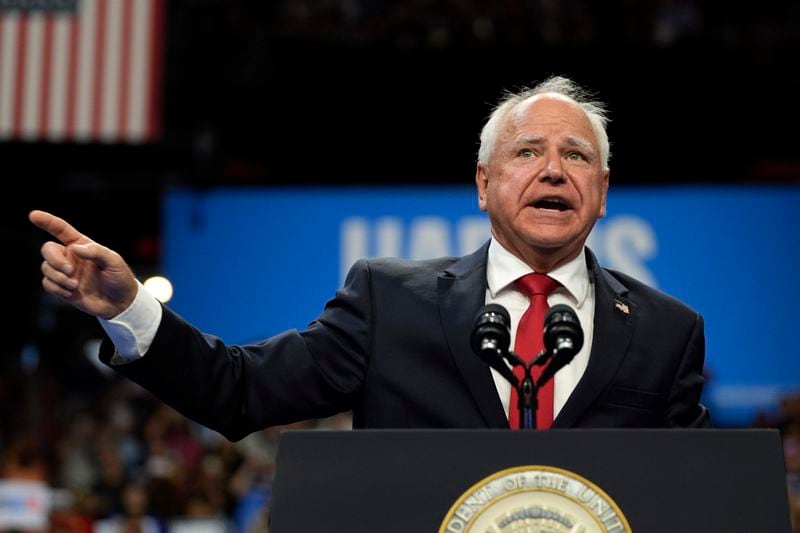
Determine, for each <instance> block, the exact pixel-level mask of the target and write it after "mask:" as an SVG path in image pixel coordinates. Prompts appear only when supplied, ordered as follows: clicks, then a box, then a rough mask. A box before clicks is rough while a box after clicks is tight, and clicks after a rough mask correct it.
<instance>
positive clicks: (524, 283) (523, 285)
mask: <svg viewBox="0 0 800 533" xmlns="http://www.w3.org/2000/svg"><path fill="white" fill-rule="evenodd" d="M514 283H516V285H517V288H518V289H519V290H520V291H522V292H524V293H525V294H526V295H527V296H528V297H529V298H530V297H531V296H533V295H534V294H542V295H544V296H550V293H551V292H553V291H554V290H556V287H558V286H559V283H558V282H557V281H556V280H554V279H553V278H551V277H550V276H548V275H547V274H539V273H536V272H532V273H530V274H527V275H525V276H522V277H521V278H519V279H518V280H517V281H515V282H514Z"/></svg>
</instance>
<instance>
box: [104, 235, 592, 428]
mask: <svg viewBox="0 0 800 533" xmlns="http://www.w3.org/2000/svg"><path fill="white" fill-rule="evenodd" d="M531 272H533V270H532V269H531V268H530V267H529V266H528V265H526V264H525V263H523V262H522V260H521V259H519V258H517V257H516V256H514V255H512V254H511V252H509V251H508V250H506V249H505V248H503V246H502V245H501V244H500V243H499V242H497V241H496V240H495V239H494V238H492V241H491V243H490V244H489V258H488V263H487V266H486V278H487V289H486V303H496V304H500V305H502V306H503V307H505V308H506V309H507V310H508V313H509V315H510V316H511V346H514V341H515V339H516V338H517V324H518V323H519V320H520V318H522V314H523V313H524V312H525V310H526V309H528V302H529V300H528V297H527V296H525V294H523V293H521V292H520V291H518V290H517V289H516V287H515V286H514V281H515V280H517V279H519V278H520V277H522V276H524V275H526V274H530V273H531ZM548 275H549V276H550V277H551V278H553V279H555V280H556V281H558V282H559V283H560V284H561V287H559V288H557V289H556V290H555V291H554V292H553V293H552V294H551V295H550V296H549V297H548V298H547V303H548V304H549V305H550V306H551V307H552V306H554V305H556V304H567V305H569V306H570V307H572V308H574V309H575V311H576V312H577V314H578V320H580V323H581V326H582V327H583V337H584V341H583V348H581V351H580V352H578V355H576V356H575V359H573V360H572V362H571V363H570V364H568V365H567V366H565V367H564V368H562V369H561V370H559V372H558V373H557V374H556V376H555V378H554V379H555V388H554V390H555V392H554V394H555V397H554V399H553V416H554V417H555V416H557V415H558V413H559V411H561V408H562V407H563V406H564V404H565V403H566V401H567V398H569V395H570V394H572V391H573V389H575V385H577V384H578V381H579V380H580V379H581V376H583V372H584V371H585V370H586V365H587V363H588V362H589V351H590V348H591V346H592V332H593V330H594V286H593V285H592V284H591V283H590V281H589V272H588V269H587V267H586V259H585V257H584V254H579V255H578V257H576V258H575V259H573V260H572V261H570V262H569V263H567V264H565V265H562V266H560V267H558V268H557V269H555V270H553V271H552V272H549V273H548ZM162 313H163V311H162V309H161V304H160V303H159V302H158V300H156V299H155V298H154V297H153V296H152V295H151V294H150V293H149V292H147V290H146V289H145V288H144V287H143V286H142V284H141V283H140V284H139V291H138V292H137V294H136V298H135V299H134V301H133V303H132V304H131V305H130V306H129V307H128V308H127V309H126V310H125V311H123V312H122V313H120V314H119V315H117V316H115V317H114V318H112V319H110V320H104V319H102V318H101V319H99V321H100V325H101V326H102V327H103V329H104V330H105V332H106V334H107V335H108V336H109V338H110V339H111V341H112V342H113V343H114V347H115V348H116V353H115V354H114V357H112V359H111V363H112V364H115V365H119V364H125V363H130V362H132V361H135V360H136V359H138V358H140V357H142V356H143V355H144V354H146V353H147V350H148V349H149V348H150V345H151V344H152V342H153V339H154V338H155V335H156V332H157V331H158V326H159V324H161V316H162ZM464 334H465V335H468V334H469V332H466V331H465V332H464ZM476 357H477V356H476ZM492 376H493V377H494V383H495V386H496V387H497V393H498V394H499V395H500V400H501V401H502V402H503V408H504V409H505V412H506V416H508V404H509V400H510V396H511V384H510V383H509V382H508V381H506V379H505V378H504V377H503V376H501V375H500V374H499V373H498V372H497V371H496V370H494V369H492Z"/></svg>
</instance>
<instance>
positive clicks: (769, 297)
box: [162, 186, 800, 424]
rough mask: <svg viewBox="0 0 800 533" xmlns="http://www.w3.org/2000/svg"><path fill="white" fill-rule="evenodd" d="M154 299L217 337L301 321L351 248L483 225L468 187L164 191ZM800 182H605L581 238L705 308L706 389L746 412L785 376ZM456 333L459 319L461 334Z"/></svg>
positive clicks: (251, 336)
mask: <svg viewBox="0 0 800 533" xmlns="http://www.w3.org/2000/svg"><path fill="white" fill-rule="evenodd" d="M163 221H164V228H163V235H164V241H163V254H162V257H163V267H164V274H165V275H167V276H168V277H169V278H170V279H171V280H172V282H173V284H174V288H175V295H174V297H173V300H172V301H171V302H170V304H169V305H170V307H172V308H173V309H175V310H176V311H177V312H178V313H180V314H181V315H183V316H184V317H186V318H187V319H188V320H190V321H191V322H193V323H194V324H196V325H197V326H199V327H200V328H202V329H204V330H205V331H207V332H209V333H213V334H215V335H218V336H221V337H222V338H224V339H225V340H226V341H228V342H248V341H255V340H258V339H261V338H264V337H266V336H269V335H272V334H274V333H277V332H280V331H283V330H285V329H289V328H303V327H304V326H305V325H306V324H307V323H308V322H309V321H311V320H312V319H313V318H314V317H315V316H316V315H317V314H318V313H319V311H320V310H321V309H322V306H323V304H324V302H325V301H326V300H327V299H328V298H330V297H331V296H332V295H333V294H334V292H335V290H336V289H337V288H338V287H339V286H340V285H341V283H342V280H343V279H344V276H345V274H346V273H347V270H348V268H349V266H350V265H351V264H352V263H353V262H354V261H355V260H356V259H358V258H360V257H367V256H378V255H380V256H386V255H390V256H399V257H409V258H425V257H434V256H441V255H462V254H464V253H469V252H471V251H473V250H474V249H475V248H477V247H478V246H480V245H481V244H482V243H483V242H484V241H485V240H486V238H487V237H488V234H489V225H488V220H487V219H486V217H485V216H484V215H483V214H482V213H480V212H479V211H478V209H477V201H476V195H475V193H474V191H473V188H472V187H469V186H465V187H431V188H338V187H337V188H309V189H299V188H297V189H278V188H275V189H229V190H212V191H203V192H196V191H191V190H174V191H171V192H170V193H168V194H167V196H166V198H165V203H164V218H163ZM799 230H800V187H769V188H760V187H737V188H732V187H647V188H616V189H614V188H613V187H612V191H611V193H610V194H609V200H608V216H607V217H606V218H605V219H603V220H601V221H600V222H599V223H598V225H597V226H596V228H595V230H594V231H593V233H592V235H591V237H590V241H589V246H590V247H591V248H592V249H593V250H594V251H595V253H597V255H598V257H599V259H600V262H601V264H603V265H604V266H608V267H611V268H616V269H619V270H622V271H624V272H626V273H628V274H631V275H633V276H635V277H637V278H639V279H641V280H643V281H645V282H647V283H649V284H651V285H653V286H656V287H658V288H660V289H662V290H664V291H666V292H668V293H671V294H673V295H674V296H676V297H678V298H680V299H681V300H683V301H685V302H687V303H688V304H689V305H691V306H692V307H694V308H695V309H697V310H699V311H700V312H701V313H702V314H703V316H704V317H705V319H706V337H707V347H708V356H707V361H706V362H707V365H706V366H707V369H708V374H709V385H708V387H707V390H706V402H707V403H709V404H710V405H711V407H712V408H713V409H714V415H715V419H716V420H717V422H719V423H721V424H747V423H749V422H751V420H752V417H753V416H754V415H755V413H756V412H757V411H758V410H765V409H773V408H775V406H776V405H777V402H778V401H779V398H780V396H781V395H782V394H784V393H785V392H787V391H790V390H796V389H799V388H800V349H798V348H797V347H795V346H796V345H795V340H794V338H793V337H792V331H794V325H795V320H794V314H793V313H792V308H791V307H790V305H791V304H792V303H796V302H798V301H800V276H798V275H797V274H795V269H796V267H797V264H798V259H800V257H799V256H800V253H799V252H798V249H797V245H798V242H799V241H800V240H799V239H798V231H799ZM466 334H468V332H465V335H466Z"/></svg>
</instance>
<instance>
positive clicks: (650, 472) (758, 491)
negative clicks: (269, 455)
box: [270, 429, 790, 533]
mask: <svg viewBox="0 0 800 533" xmlns="http://www.w3.org/2000/svg"><path fill="white" fill-rule="evenodd" d="M516 467H535V468H534V470H535V471H539V470H537V469H540V470H541V469H544V471H545V472H546V473H549V472H551V471H552V472H562V471H566V472H567V473H569V474H574V475H575V476H577V477H579V478H581V479H582V480H584V481H586V482H588V485H587V486H590V487H593V488H594V489H599V491H595V492H603V493H605V495H607V496H608V498H609V499H610V500H611V501H613V503H614V504H615V506H616V508H618V511H620V512H621V514H622V515H624V518H625V520H626V521H627V524H628V525H629V529H628V528H625V529H615V528H616V526H614V527H611V528H609V531H616V530H619V531H623V530H630V531H634V532H637V533H639V532H644V533H661V532H664V533H674V532H676V531H680V532H681V533H694V532H697V533H701V532H702V533H709V532H717V531H720V532H722V531H724V532H727V531H769V532H771V533H782V532H785V533H790V523H789V507H788V498H787V491H786V478H785V471H784V465H783V454H782V450H781V443H780V438H779V434H778V432H777V431H775V430H722V429H709V430H698V429H695V430H623V429H618V430H607V429H604V430H594V429H569V430H548V431H508V430H420V431H415V430H359V431H342V432H339V431H286V432H284V433H283V434H282V436H281V440H280V445H279V449H278V463H277V475H276V479H275V485H274V490H273V501H272V506H271V525H270V532H271V533H303V532H311V531H331V532H347V533H359V532H365V533H366V532H370V533H374V532H376V531H380V532H382V533H389V532H403V533H407V532H411V531H413V532H417V531H419V532H436V531H439V530H440V527H442V524H443V522H444V521H445V517H446V516H448V513H449V512H450V511H451V510H453V508H454V504H456V503H457V502H458V501H459V500H460V499H461V501H465V500H464V497H465V495H467V494H468V493H469V491H470V490H474V491H476V492H475V493H474V494H476V495H477V497H478V498H477V499H480V498H481V497H483V496H482V495H488V494H489V493H490V492H491V490H493V489H487V490H484V488H481V486H480V482H481V481H482V480H486V479H490V478H492V476H494V477H495V478H497V481H496V483H495V485H497V486H498V487H501V486H502V484H504V483H505V484H512V485H513V483H514V482H515V481H514V480H513V478H514V476H511V477H508V476H507V477H506V478H502V477H500V478H498V477H497V473H498V472H502V471H505V470H509V469H511V470H509V471H511V472H514V473H516V472H517V470H519V469H517V468H516ZM548 475H549V474H548ZM517 477H519V476H517ZM546 477H547V476H538V475H536V476H534V475H529V478H528V483H531V482H532V481H531V480H540V479H546ZM537 482H538V481H537ZM547 483H550V484H551V486H552V490H551V491H550V492H554V493H555V492H558V490H556V489H560V488H559V487H556V486H554V485H552V484H553V483H555V482H552V481H547ZM558 483H563V484H564V487H566V485H567V484H568V483H567V481H563V480H562V481H558ZM487 487H488V485H487ZM510 488H513V487H510ZM511 492H513V491H511ZM583 492H584V493H587V494H588V493H592V490H591V489H583ZM496 496H497V499H498V500H502V498H504V497H505V496H504V495H500V494H499V493H498V494H497V495H496ZM580 496H581V497H583V494H581V495H580ZM489 497H490V496H487V498H489ZM492 497H493V496H492ZM475 499H476V497H475V496H473V497H472V500H471V501H472V502H473V503H474V502H475ZM586 500H587V501H588V500H589V497H588V496H587V497H586ZM598 505H600V504H598ZM546 507H547V506H544V507H543V508H546ZM465 509H466V508H465ZM600 511H604V508H601V509H599V510H598V515H599V514H600ZM605 511H607V509H605ZM525 512H527V513H529V514H531V513H542V512H544V511H542V508H539V507H537V508H533V509H532V510H531V509H528V510H525V509H522V508H519V510H518V511H514V512H513V513H507V514H508V516H509V517H511V518H513V517H514V516H516V517H517V518H520V517H521V516H522V515H523V514H524V513H525ZM608 512H611V511H608ZM460 513H461V516H462V517H464V514H465V511H460ZM514 513H516V514H514ZM467 514H471V512H469V513H467ZM512 515H513V516H512ZM553 516H555V515H553ZM465 518H466V517H465ZM509 520H510V518H509ZM564 520H566V519H564ZM565 523H566V522H565ZM501 526H502V523H500V522H497V529H496V530H497V531H502V530H503V529H502V527H501ZM460 527H462V526H461V525H459V521H458V520H457V519H456V518H455V515H454V518H453V522H452V524H451V529H449V530H448V531H457V530H459V528H460ZM492 527H495V526H492ZM565 527H566V526H565ZM509 530H510V529H509ZM560 530H562V529H559V531H560ZM563 530H564V531H567V530H569V529H568V528H567V529H563ZM481 533H484V531H483V530H482V531H481Z"/></svg>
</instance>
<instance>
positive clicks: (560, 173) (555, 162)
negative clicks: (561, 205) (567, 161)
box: [539, 154, 566, 183]
mask: <svg viewBox="0 0 800 533" xmlns="http://www.w3.org/2000/svg"><path fill="white" fill-rule="evenodd" d="M539 179H540V180H541V181H549V182H551V183H563V182H564V181H566V178H565V177H564V166H563V164H562V161H561V155H560V154H548V155H547V159H546V160H545V166H544V168H543V169H542V172H541V173H540V174H539Z"/></svg>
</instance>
